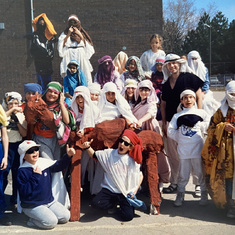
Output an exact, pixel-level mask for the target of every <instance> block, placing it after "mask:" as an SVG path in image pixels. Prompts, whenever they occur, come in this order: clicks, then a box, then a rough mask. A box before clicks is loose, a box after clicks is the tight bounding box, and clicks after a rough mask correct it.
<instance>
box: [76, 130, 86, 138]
mask: <svg viewBox="0 0 235 235" xmlns="http://www.w3.org/2000/svg"><path fill="white" fill-rule="evenodd" d="M76 134H77V136H78V137H79V138H82V137H83V136H84V130H79V131H77V133H76Z"/></svg>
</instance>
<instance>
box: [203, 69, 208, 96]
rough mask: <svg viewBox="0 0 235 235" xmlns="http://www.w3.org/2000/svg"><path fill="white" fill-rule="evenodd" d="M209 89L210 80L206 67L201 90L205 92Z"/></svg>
mask: <svg viewBox="0 0 235 235" xmlns="http://www.w3.org/2000/svg"><path fill="white" fill-rule="evenodd" d="M209 89H210V80H209V75H208V69H206V80H205V82H204V84H203V86H202V91H203V92H205V93H207V91H208V90H209Z"/></svg>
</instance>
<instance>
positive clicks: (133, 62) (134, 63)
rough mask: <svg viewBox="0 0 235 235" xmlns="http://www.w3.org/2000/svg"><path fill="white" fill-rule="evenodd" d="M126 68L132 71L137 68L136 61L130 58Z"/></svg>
mask: <svg viewBox="0 0 235 235" xmlns="http://www.w3.org/2000/svg"><path fill="white" fill-rule="evenodd" d="M128 69H129V70H130V71H131V72H133V71H135V70H136V69H137V65H136V62H135V61H134V60H131V61H130V63H129V65H128Z"/></svg>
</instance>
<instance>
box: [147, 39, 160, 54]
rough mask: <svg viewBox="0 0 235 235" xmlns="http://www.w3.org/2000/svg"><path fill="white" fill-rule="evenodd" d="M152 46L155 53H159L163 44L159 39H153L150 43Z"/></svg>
mask: <svg viewBox="0 0 235 235" xmlns="http://www.w3.org/2000/svg"><path fill="white" fill-rule="evenodd" d="M150 46H151V48H152V51H153V52H157V51H158V50H159V49H160V47H161V42H160V40H159V39H158V38H153V39H152V40H151V42H150Z"/></svg>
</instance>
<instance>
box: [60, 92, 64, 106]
mask: <svg viewBox="0 0 235 235" xmlns="http://www.w3.org/2000/svg"><path fill="white" fill-rule="evenodd" d="M64 99H65V97H64V93H63V92H61V93H60V101H59V103H60V105H64Z"/></svg>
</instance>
